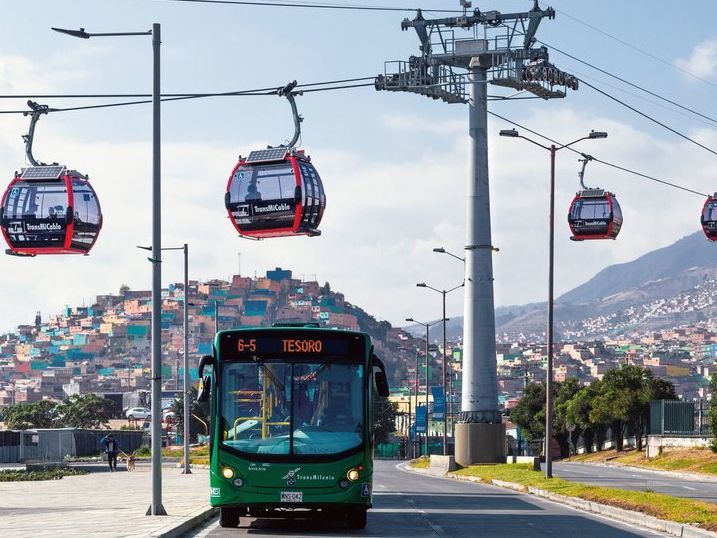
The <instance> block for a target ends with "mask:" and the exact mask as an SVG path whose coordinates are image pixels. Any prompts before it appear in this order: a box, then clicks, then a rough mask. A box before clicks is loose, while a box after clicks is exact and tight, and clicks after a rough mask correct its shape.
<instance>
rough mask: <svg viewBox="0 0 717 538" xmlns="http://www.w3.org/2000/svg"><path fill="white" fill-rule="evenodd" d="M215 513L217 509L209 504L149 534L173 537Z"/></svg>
mask: <svg viewBox="0 0 717 538" xmlns="http://www.w3.org/2000/svg"><path fill="white" fill-rule="evenodd" d="M216 513H217V509H216V508H214V507H211V506H205V507H204V508H201V509H199V510H197V511H196V512H194V513H193V514H191V515H189V516H187V517H184V518H182V519H181V520H179V521H175V522H173V523H170V524H168V525H165V526H164V527H162V528H161V529H159V530H156V531H154V532H152V533H151V534H150V535H149V536H151V537H152V538H175V537H178V536H182V535H183V534H184V533H185V532H187V531H190V530H192V529H194V528H195V527H198V526H199V525H201V524H202V523H204V522H205V521H206V520H207V519H210V518H211V517H213V516H214V514H216Z"/></svg>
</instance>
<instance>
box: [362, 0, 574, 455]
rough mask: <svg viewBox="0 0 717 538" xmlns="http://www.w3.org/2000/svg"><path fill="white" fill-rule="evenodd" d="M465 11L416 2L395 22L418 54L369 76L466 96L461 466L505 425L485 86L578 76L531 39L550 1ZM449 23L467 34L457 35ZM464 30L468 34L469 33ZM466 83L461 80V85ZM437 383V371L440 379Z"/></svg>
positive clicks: (487, 451) (423, 91)
mask: <svg viewBox="0 0 717 538" xmlns="http://www.w3.org/2000/svg"><path fill="white" fill-rule="evenodd" d="M460 2H461V6H462V7H463V15H462V16H457V17H448V18H441V19H431V20H429V19H425V18H424V17H423V14H422V12H421V10H418V11H417V13H416V17H415V18H414V19H413V20H409V19H404V20H403V22H401V29H402V30H408V29H409V28H413V29H414V30H415V31H416V33H417V34H418V38H419V39H420V41H421V45H420V51H421V55H420V56H411V57H410V58H409V60H408V61H403V60H400V61H397V62H386V66H385V72H384V74H383V75H379V76H378V77H377V78H376V80H375V87H376V89H377V90H385V91H397V92H410V93H416V94H419V95H425V96H426V97H430V98H432V99H440V100H442V101H444V102H446V103H467V104H468V123H469V135H470V137H471V141H472V145H471V155H470V161H469V164H470V168H469V175H468V184H467V187H468V188H467V202H468V207H467V222H466V246H465V306H464V308H465V311H464V320H463V372H462V397H461V413H460V418H459V423H458V424H456V429H455V437H456V440H455V442H456V445H455V446H456V452H455V456H456V462H457V463H459V464H461V465H469V464H472V463H488V462H501V461H503V462H504V461H505V426H504V425H503V424H502V417H501V414H500V411H499V408H498V379H497V371H496V345H495V313H494V301H493V261H492V254H493V251H494V250H497V249H496V248H495V247H493V244H492V242H491V228H490V198H489V184H488V132H487V118H488V105H487V84H488V83H490V84H494V85H497V86H503V87H507V88H513V89H515V90H518V91H519V92H526V91H527V92H530V93H532V94H535V95H537V96H538V97H541V98H543V99H551V98H558V97H565V94H566V90H567V88H571V89H573V90H576V89H577V85H578V82H577V79H576V78H575V77H574V76H572V75H570V74H568V73H565V72H563V71H560V70H559V69H557V68H555V66H553V65H552V64H550V63H549V61H548V50H547V48H545V47H534V46H533V45H534V44H535V33H536V31H537V29H538V25H539V24H540V21H541V20H542V19H543V18H548V19H553V18H555V11H554V10H553V9H552V8H548V9H545V10H541V9H540V7H539V5H538V1H537V0H535V1H534V5H533V8H532V9H531V10H530V11H528V12H524V13H500V12H498V11H481V10H480V9H478V8H475V9H473V10H472V11H470V8H471V2H469V1H466V0H460ZM456 30H464V31H465V32H466V34H467V35H468V37H462V38H457V37H456V36H455V32H456ZM471 34H472V35H471ZM466 87H468V88H466ZM444 386H445V379H444Z"/></svg>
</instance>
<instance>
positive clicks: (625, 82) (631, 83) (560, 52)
mask: <svg viewBox="0 0 717 538" xmlns="http://www.w3.org/2000/svg"><path fill="white" fill-rule="evenodd" d="M538 42H539V43H541V44H542V45H545V46H546V47H549V48H550V49H551V50H554V51H555V52H557V53H559V54H562V55H564V56H567V57H568V58H571V59H573V60H575V61H576V62H580V63H582V64H585V65H587V66H588V67H590V68H592V69H595V70H596V71H599V72H600V73H603V74H604V75H607V76H609V77H612V78H614V79H616V80H619V81H620V82H622V83H623V84H627V85H628V86H632V87H633V88H636V89H638V90H640V91H642V92H645V93H647V94H649V95H652V96H653V97H657V98H658V99H661V100H662V101H665V102H667V103H670V104H671V105H674V106H676V107H678V108H681V109H682V110H685V111H687V112H690V113H692V114H694V115H695V116H699V117H701V118H704V119H706V120H709V121H711V122H713V123H717V119H716V118H713V117H711V116H707V115H705V114H702V113H701V112H698V111H696V110H694V109H692V108H690V107H687V106H685V105H681V104H680V103H678V102H676V101H673V100H672V99H668V98H667V97H663V96H662V95H660V94H658V93H655V92H653V91H650V90H648V89H647V88H643V87H642V86H639V85H637V84H634V83H633V82H630V81H629V80H626V79H624V78H622V77H620V76H618V75H615V74H613V73H610V72H609V71H606V70H605V69H602V68H601V67H598V66H596V65H593V64H591V63H590V62H587V61H585V60H581V59H580V58H578V57H576V56H573V55H572V54H569V53H567V52H565V51H562V50H560V49H558V48H557V47H554V46H553V45H549V44H548V43H545V42H544V41H540V40H538Z"/></svg>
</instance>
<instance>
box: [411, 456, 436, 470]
mask: <svg viewBox="0 0 717 538" xmlns="http://www.w3.org/2000/svg"><path fill="white" fill-rule="evenodd" d="M408 465H409V467H415V468H416V469H428V468H429V467H430V466H431V458H429V457H428V456H421V457H420V458H416V459H415V460H411V461H410V462H408Z"/></svg>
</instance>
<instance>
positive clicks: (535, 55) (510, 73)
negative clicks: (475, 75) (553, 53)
mask: <svg viewBox="0 0 717 538" xmlns="http://www.w3.org/2000/svg"><path fill="white" fill-rule="evenodd" d="M462 4H463V5H464V12H465V14H464V15H463V16H459V17H448V18H442V19H432V20H426V19H425V18H424V17H423V14H422V12H421V10H420V9H419V10H418V11H417V14H416V17H415V18H414V19H413V20H409V19H404V20H403V21H402V22H401V29H402V30H408V29H409V28H413V29H414V30H415V31H416V33H417V34H418V37H419V39H420V41H421V46H420V50H421V55H420V56H411V57H410V58H409V59H408V61H404V60H398V61H390V62H386V63H385V66H384V74H383V75H379V76H377V77H376V79H375V87H376V89H377V90H385V91H400V92H409V93H416V94H419V95H425V96H426V97H431V98H432V99H440V100H442V101H445V102H446V103H466V102H468V94H467V90H466V82H467V80H466V79H467V74H466V73H465V72H464V71H463V70H464V69H468V68H470V67H478V68H483V69H486V70H487V73H488V74H489V78H488V82H489V83H490V84H494V85H496V86H503V87H508V88H513V89H515V90H518V91H520V92H524V91H527V92H530V93H532V94H534V95H536V96H538V97H541V98H543V99H552V98H558V97H565V94H566V91H567V89H568V88H570V89H572V90H577V89H578V80H577V78H576V77H575V76H573V75H571V74H569V73H566V72H564V71H561V70H560V69H558V68H557V67H555V66H554V65H552V64H551V63H550V62H549V61H548V60H549V58H548V49H547V48H546V47H533V45H534V44H535V41H536V40H535V32H536V31H537V29H538V25H539V24H540V21H541V19H543V18H546V17H547V18H548V19H553V18H554V17H555V11H554V10H553V9H552V8H547V9H545V10H541V9H540V7H539V6H538V2H537V0H536V1H535V4H534V6H533V9H531V10H530V11H528V12H524V13H505V14H504V13H500V12H498V11H484V12H482V11H480V9H478V8H476V9H475V10H473V12H472V13H471V14H469V13H468V9H467V8H468V7H469V6H470V2H462ZM456 29H462V30H464V31H465V32H470V33H471V34H472V35H471V36H470V37H456V35H455V32H456ZM521 38H522V42H520V41H521Z"/></svg>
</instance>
